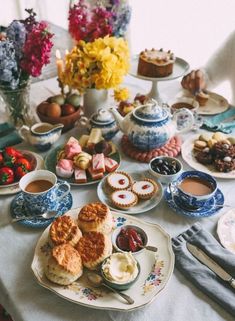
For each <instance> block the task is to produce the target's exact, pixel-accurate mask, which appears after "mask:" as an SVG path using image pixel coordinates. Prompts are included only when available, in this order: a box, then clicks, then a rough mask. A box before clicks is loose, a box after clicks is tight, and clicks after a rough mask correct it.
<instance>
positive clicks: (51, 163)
mask: <svg viewBox="0 0 235 321" xmlns="http://www.w3.org/2000/svg"><path fill="white" fill-rule="evenodd" d="M63 146H64V145H60V146H57V147H56V148H54V149H52V150H51V151H50V152H49V153H48V154H47V156H46V158H45V168H46V169H48V170H49V171H51V172H53V173H55V174H56V161H57V153H58V152H59V151H60V150H62V149H63ZM109 157H110V158H112V159H114V160H115V161H116V162H118V164H120V162H121V157H120V154H119V152H118V150H117V148H116V152H115V153H113V154H111V155H109ZM107 174H108V173H107V172H106V173H105V174H104V175H107ZM60 178H61V179H63V180H64V181H67V182H68V183H69V184H71V185H74V186H84V185H92V184H97V183H98V182H100V180H101V179H97V180H92V179H91V177H89V176H88V178H87V182H86V183H76V182H75V181H74V177H71V178H62V177H60Z"/></svg>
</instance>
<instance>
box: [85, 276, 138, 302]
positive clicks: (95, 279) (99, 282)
mask: <svg viewBox="0 0 235 321" xmlns="http://www.w3.org/2000/svg"><path fill="white" fill-rule="evenodd" d="M87 279H88V281H89V282H90V284H91V285H92V286H94V287H95V288H98V287H100V286H104V287H106V288H107V289H109V290H110V291H112V292H115V293H117V294H118V295H120V296H121V297H122V298H123V299H125V300H126V301H127V302H128V303H129V304H133V303H134V300H133V299H132V298H131V297H129V295H127V294H125V293H122V292H119V291H117V290H115V289H113V288H111V287H110V286H109V285H107V284H106V283H104V281H103V279H102V277H101V276H100V275H99V274H97V273H92V272H89V273H87Z"/></svg>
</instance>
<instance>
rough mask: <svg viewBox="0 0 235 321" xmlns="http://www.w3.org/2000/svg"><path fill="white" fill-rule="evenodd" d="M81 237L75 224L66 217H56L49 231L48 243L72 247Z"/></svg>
mask: <svg viewBox="0 0 235 321" xmlns="http://www.w3.org/2000/svg"><path fill="white" fill-rule="evenodd" d="M81 237H82V232H81V231H80V229H79V227H78V225H77V224H76V222H75V221H74V220H73V219H72V218H71V217H70V216H68V215H63V216H60V217H58V218H57V219H56V220H55V221H54V222H53V223H52V224H51V227H50V230H49V243H50V244H52V245H53V246H54V245H60V244H65V243H68V244H70V245H72V246H74V245H75V244H77V242H78V241H79V239H80V238H81Z"/></svg>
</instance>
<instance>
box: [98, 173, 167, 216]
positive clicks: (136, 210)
mask: <svg viewBox="0 0 235 321" xmlns="http://www.w3.org/2000/svg"><path fill="white" fill-rule="evenodd" d="M128 174H129V175H130V176H131V177H132V179H133V180H134V181H138V180H141V179H144V178H151V179H152V180H154V181H155V183H156V184H157V187H158V190H157V193H156V194H155V195H154V196H153V197H152V198H151V199H149V200H139V201H138V203H137V204H136V205H135V206H133V207H130V208H128V209H126V210H123V209H119V208H117V207H115V205H114V204H113V203H112V201H111V197H110V195H111V193H112V192H113V191H112V190H111V189H110V188H109V187H108V186H107V184H106V178H107V177H104V178H103V179H102V181H101V182H100V183H99V185H98V187H97V195H98V197H99V200H100V201H101V202H102V203H105V204H106V205H108V207H109V208H111V209H113V210H114V211H118V212H121V213H125V214H129V215H133V214H140V213H144V212H147V211H149V210H151V209H153V208H154V207H156V206H157V205H158V204H159V203H160V201H161V199H162V197H163V188H162V185H161V183H160V182H159V181H158V180H156V179H155V178H154V177H153V176H152V175H151V174H150V173H148V172H147V171H141V172H134V171H133V172H128Z"/></svg>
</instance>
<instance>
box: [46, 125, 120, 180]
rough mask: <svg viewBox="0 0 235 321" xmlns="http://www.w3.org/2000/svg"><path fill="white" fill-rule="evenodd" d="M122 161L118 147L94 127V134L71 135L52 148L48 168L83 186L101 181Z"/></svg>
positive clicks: (63, 177) (62, 177)
mask: <svg viewBox="0 0 235 321" xmlns="http://www.w3.org/2000/svg"><path fill="white" fill-rule="evenodd" d="M120 162H121V158H120V154H119V152H118V150H117V148H116V146H115V145H114V144H113V143H112V142H110V141H106V140H104V138H103V137H102V136H101V130H100V129H98V128H93V129H92V130H91V133H90V135H82V136H81V137H80V138H79V139H76V138H75V137H70V138H69V139H68V141H67V142H66V143H65V144H64V145H61V146H57V147H56V148H54V149H53V150H51V151H50V152H49V153H48V154H47V156H46V159H45V168H46V169H48V170H49V171H51V172H53V173H55V174H56V175H57V176H58V177H59V178H61V179H63V180H66V181H67V182H68V183H70V184H71V185H76V186H80V185H91V184H96V183H98V182H99V181H100V180H101V179H102V178H103V177H104V176H105V175H107V174H108V173H110V172H113V171H115V170H116V169H117V168H118V167H119V165H120Z"/></svg>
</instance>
